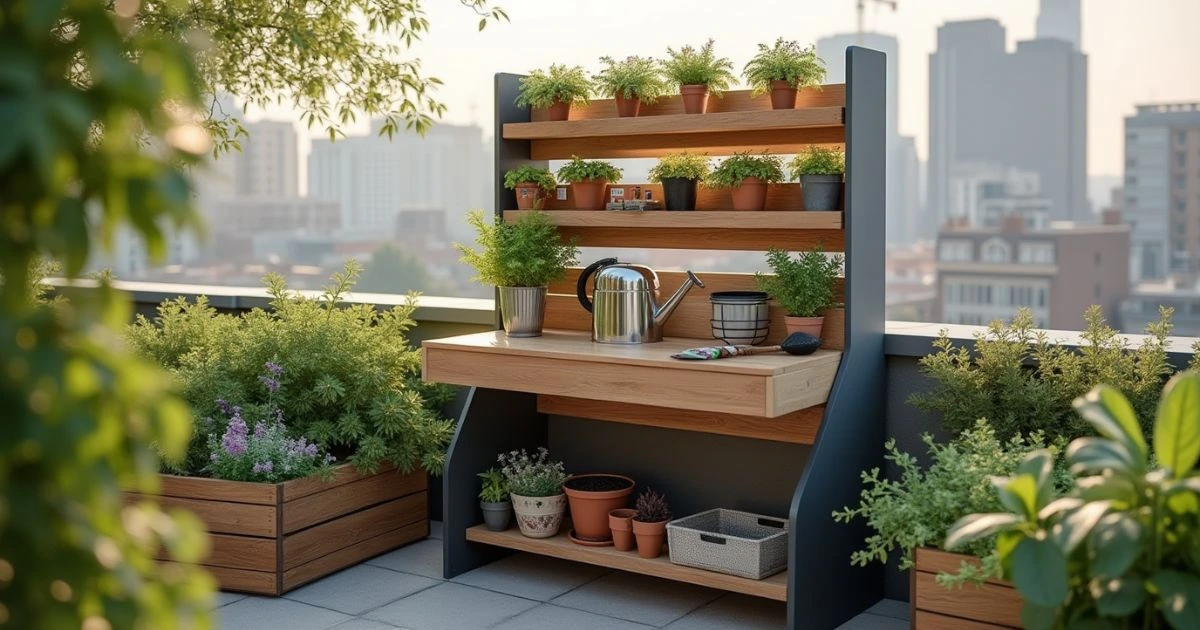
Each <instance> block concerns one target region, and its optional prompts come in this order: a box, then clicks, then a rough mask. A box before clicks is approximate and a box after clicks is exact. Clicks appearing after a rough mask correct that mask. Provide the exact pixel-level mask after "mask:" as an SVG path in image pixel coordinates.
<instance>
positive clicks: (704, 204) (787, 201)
mask: <svg viewBox="0 0 1200 630" xmlns="http://www.w3.org/2000/svg"><path fill="white" fill-rule="evenodd" d="M639 187H640V188H641V193H642V195H643V196H644V195H645V194H646V193H650V194H651V195H652V196H653V198H654V199H657V200H659V201H663V188H662V184H649V183H638V182H629V183H626V182H622V183H620V184H610V185H609V186H608V187H607V188H606V189H605V190H606V192H605V197H609V198H611V197H612V195H611V193H613V192H615V191H614V190H613V189H614V188H617V189H620V190H621V192H622V193H623V195H624V196H626V197H629V196H632V195H634V194H636V192H637V188H639ZM559 190H561V191H562V192H563V193H565V196H566V198H565V199H559V198H558V195H550V199H548V200H546V202H545V204H544V205H543V206H542V210H545V211H548V212H554V211H568V210H569V211H571V212H582V213H585V214H589V215H603V214H617V215H628V214H634V215H636V214H639V213H636V212H632V213H630V212H617V211H607V210H580V209H579V206H578V204H576V203H575V197H574V194H573V192H572V191H573V188H572V187H571V186H570V185H569V184H560V185H559ZM730 190H731V189H729V188H710V187H708V186H703V185H701V186H698V187H697V188H696V209H695V210H692V211H669V210H648V211H645V212H642V213H640V214H650V215H655V214H659V213H663V214H667V215H672V216H673V215H682V216H685V217H686V216H694V215H696V214H698V213H700V212H733V213H736V215H735V216H738V217H747V216H758V215H761V214H762V212H747V211H742V210H734V209H733V198H732V196H731V194H730ZM842 198H843V199H845V195H843V196H842ZM763 211H764V212H803V211H804V188H803V187H802V186H801V185H800V184H797V183H779V184H771V185H770V186H767V203H766V206H765V207H764V208H763ZM509 212H527V211H521V210H512V209H509V210H506V211H505V218H506V219H507V218H508V216H507V215H508V213H509ZM813 214H814V215H816V214H821V215H833V214H837V213H835V212H813ZM513 216H514V217H515V216H520V215H513ZM776 218H778V219H780V220H782V221H817V220H818V219H814V218H811V217H809V218H806V219H784V218H782V217H776ZM671 220H672V221H673V220H676V219H671ZM678 220H688V219H678ZM760 220H762V221H766V220H767V219H760ZM819 220H820V221H822V222H825V221H828V223H827V224H826V223H823V224H821V225H802V226H797V227H804V228H833V229H841V228H842V225H843V224H842V220H841V218H840V217H839V218H838V219H837V222H836V224H835V223H834V220H833V219H831V218H828V217H826V218H824V219H819ZM560 225H568V224H566V223H560ZM675 227H682V226H675ZM709 227H726V225H725V224H722V225H718V226H709ZM761 227H790V226H789V225H788V224H786V223H785V224H780V225H777V224H774V223H771V224H768V225H766V226H761Z"/></svg>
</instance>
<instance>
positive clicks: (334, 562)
mask: <svg viewBox="0 0 1200 630" xmlns="http://www.w3.org/2000/svg"><path fill="white" fill-rule="evenodd" d="M428 535H429V521H427V520H424V519H422V520H421V521H418V522H416V523H412V524H411V525H406V526H404V527H401V528H399V529H395V530H392V531H390V532H387V533H385V534H381V535H379V536H376V537H374V538H369V539H367V540H364V541H361V542H358V543H355V544H353V545H350V546H349V547H345V548H342V549H339V550H338V551H335V552H333V553H330V554H327V555H324V556H322V557H320V558H317V559H316V560H313V561H311V562H309V563H307V564H302V565H300V566H298V567H294V568H292V569H289V570H287V571H284V573H283V590H284V591H289V590H291V589H293V588H296V587H297V586H300V585H302V584H305V583H308V582H311V581H313V580H315V579H318V578H321V577H323V576H326V575H329V574H330V573H332V572H334V571H337V570H338V569H342V568H345V567H348V566H350V565H352V564H357V563H359V562H362V561H363V560H366V559H367V558H371V557H373V556H377V555H379V554H381V553H383V552H385V551H387V550H389V549H393V548H395V547H399V546H400V545H405V544H408V543H410V542H414V541H417V540H420V539H422V538H425V537H426V536H428Z"/></svg>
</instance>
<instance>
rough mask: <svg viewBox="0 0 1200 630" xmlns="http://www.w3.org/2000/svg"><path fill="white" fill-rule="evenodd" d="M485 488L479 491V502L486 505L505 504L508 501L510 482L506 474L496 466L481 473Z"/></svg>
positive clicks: (480, 476)
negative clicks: (505, 477) (506, 478)
mask: <svg viewBox="0 0 1200 630" xmlns="http://www.w3.org/2000/svg"><path fill="white" fill-rule="evenodd" d="M479 478H480V479H482V480H483V487H482V488H480V490H479V500H480V501H483V502H484V503H503V502H504V501H507V500H508V495H509V490H508V482H507V481H506V480H505V479H504V473H503V472H501V471H500V469H498V468H496V467H495V466H493V467H491V468H489V469H487V470H485V471H483V472H481V473H479Z"/></svg>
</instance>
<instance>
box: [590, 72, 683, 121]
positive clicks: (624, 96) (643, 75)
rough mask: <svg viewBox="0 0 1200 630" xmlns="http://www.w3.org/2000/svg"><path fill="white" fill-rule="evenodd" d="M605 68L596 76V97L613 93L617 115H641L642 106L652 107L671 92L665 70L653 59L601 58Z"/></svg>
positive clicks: (623, 116)
mask: <svg viewBox="0 0 1200 630" xmlns="http://www.w3.org/2000/svg"><path fill="white" fill-rule="evenodd" d="M600 63H602V64H604V68H603V69H602V70H600V72H599V73H597V74H596V76H595V79H594V80H595V89H596V94H612V95H613V99H614V100H615V101H616V104H617V116H620V117H622V118H625V117H629V116H637V115H638V113H639V112H640V111H641V109H642V103H645V104H647V105H652V104H653V103H654V102H655V101H657V100H658V98H659V97H660V96H663V95H664V94H666V93H667V89H668V88H667V81H666V79H664V78H663V74H662V67H660V66H659V64H658V62H657V61H655V60H654V59H650V58H649V57H626V58H625V59H624V60H622V61H616V60H614V59H613V58H612V57H601V58H600Z"/></svg>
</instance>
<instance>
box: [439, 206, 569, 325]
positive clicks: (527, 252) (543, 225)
mask: <svg viewBox="0 0 1200 630" xmlns="http://www.w3.org/2000/svg"><path fill="white" fill-rule="evenodd" d="M467 223H469V224H470V225H471V226H472V227H474V228H475V231H476V232H478V235H477V236H476V238H475V242H476V243H477V244H478V245H479V246H480V247H482V248H483V249H482V251H475V250H473V249H471V248H469V247H467V246H465V245H462V244H459V243H455V244H454V246H455V247H456V248H457V249H458V250H459V252H461V253H462V259H461V260H462V262H464V263H466V264H468V265H470V266H472V267H474V268H475V272H476V274H478V275H477V276H476V277H475V279H476V280H477V281H479V282H482V283H485V284H492V285H495V286H496V288H497V290H498V294H499V299H498V302H499V306H500V322H501V324H502V326H503V327H504V332H505V334H507V335H508V336H510V337H539V336H541V334H542V321H543V320H544V319H545V316H546V285H547V284H549V283H550V282H552V281H554V280H558V279H560V278H562V277H563V276H564V275H565V274H566V269H567V266H569V265H573V264H575V262H576V256H578V255H579V249H578V248H576V247H575V240H574V239H571V240H570V241H568V242H566V243H564V242H563V241H562V237H561V236H559V234H558V228H557V227H555V226H554V222H553V221H551V220H550V217H549V216H547V215H546V213H544V212H540V211H537V210H531V211H529V212H528V213H526V214H524V215H522V216H521V218H520V219H518V220H517V221H516V222H515V223H505V222H503V221H500V222H497V223H496V224H494V225H490V224H488V223H487V222H486V221H485V220H484V218H483V213H482V212H480V211H478V210H476V211H473V212H471V213H469V214H468V215H467Z"/></svg>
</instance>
